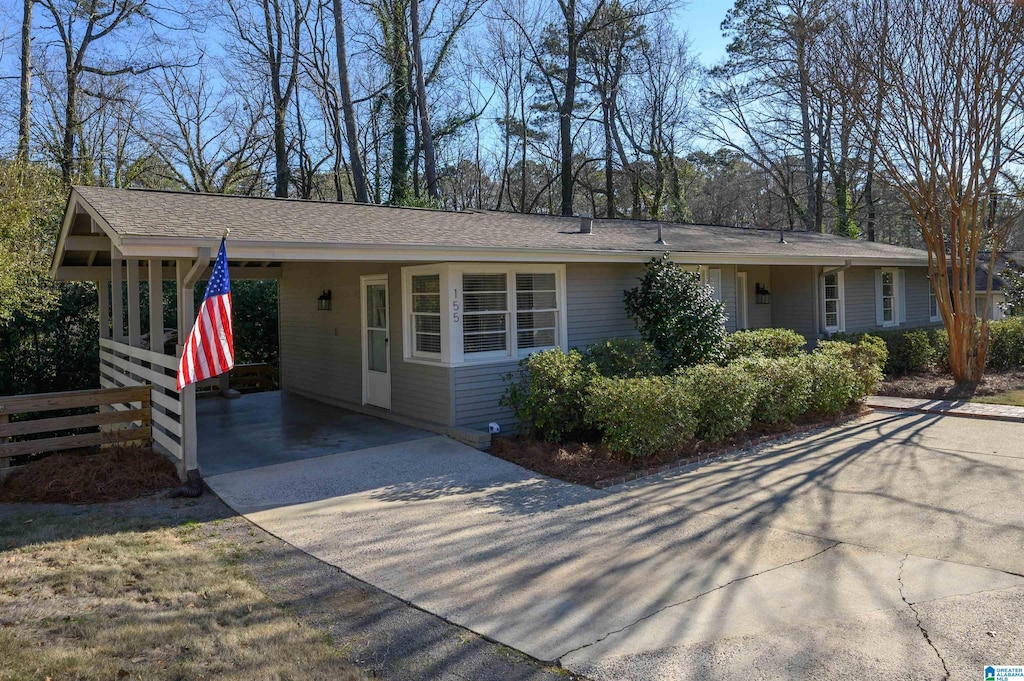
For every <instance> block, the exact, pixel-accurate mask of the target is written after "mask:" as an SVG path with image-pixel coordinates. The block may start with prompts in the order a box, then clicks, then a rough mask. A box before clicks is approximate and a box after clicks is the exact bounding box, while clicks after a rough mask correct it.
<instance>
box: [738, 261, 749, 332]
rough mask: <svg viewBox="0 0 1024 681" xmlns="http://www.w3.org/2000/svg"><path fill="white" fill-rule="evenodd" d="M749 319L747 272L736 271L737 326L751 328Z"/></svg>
mask: <svg viewBox="0 0 1024 681" xmlns="http://www.w3.org/2000/svg"><path fill="white" fill-rule="evenodd" d="M749 324H750V322H748V321H747V273H746V272H737V273H736V328H737V329H746V328H749Z"/></svg>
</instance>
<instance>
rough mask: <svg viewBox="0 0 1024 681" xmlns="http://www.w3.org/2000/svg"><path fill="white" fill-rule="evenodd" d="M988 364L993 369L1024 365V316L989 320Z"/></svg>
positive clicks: (1013, 367) (1016, 367)
mask: <svg viewBox="0 0 1024 681" xmlns="http://www.w3.org/2000/svg"><path fill="white" fill-rule="evenodd" d="M988 365H989V366H990V367H992V368H993V369H1019V368H1021V367H1024V317H1008V318H1006V319H1000V320H999V321H995V322H989V347H988Z"/></svg>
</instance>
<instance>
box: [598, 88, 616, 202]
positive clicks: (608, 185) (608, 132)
mask: <svg viewBox="0 0 1024 681" xmlns="http://www.w3.org/2000/svg"><path fill="white" fill-rule="evenodd" d="M601 108H602V109H603V113H604V193H605V206H606V208H607V215H608V217H609V218H615V217H617V212H618V211H617V210H616V208H615V170H614V168H613V166H612V125H611V116H612V113H611V103H610V102H609V101H607V100H605V101H604V102H602V106H601Z"/></svg>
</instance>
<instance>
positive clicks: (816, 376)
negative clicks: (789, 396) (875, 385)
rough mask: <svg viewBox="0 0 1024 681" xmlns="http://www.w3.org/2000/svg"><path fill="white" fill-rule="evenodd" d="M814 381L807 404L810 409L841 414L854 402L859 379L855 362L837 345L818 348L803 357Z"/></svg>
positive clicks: (808, 372)
mask: <svg viewBox="0 0 1024 681" xmlns="http://www.w3.org/2000/svg"><path fill="white" fill-rule="evenodd" d="M800 359H801V363H802V364H803V368H804V371H805V372H806V373H807V376H808V377H809V378H810V380H811V394H810V398H809V399H808V402H807V406H808V410H809V411H811V412H816V413H819V414H838V413H839V412H841V411H843V410H844V409H846V408H847V407H848V406H850V403H851V402H853V401H854V394H855V391H856V389H857V386H858V383H859V379H858V377H857V372H856V371H854V369H853V364H852V363H851V362H850V360H849V359H848V358H847V357H844V356H843V355H842V354H841V353H839V352H837V351H836V350H835V348H833V349H832V350H827V351H825V352H822V351H815V352H812V353H811V354H809V355H804V356H803V357H801V358H800Z"/></svg>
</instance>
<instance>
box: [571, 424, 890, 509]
mask: <svg viewBox="0 0 1024 681" xmlns="http://www.w3.org/2000/svg"><path fill="white" fill-rule="evenodd" d="M872 412H874V409H871V408H863V409H861V410H860V411H858V412H856V413H854V414H847V415H845V416H840V417H839V418H837V419H835V420H833V421H829V422H827V423H808V424H806V425H803V426H799V427H797V428H796V429H795V430H787V431H786V432H784V433H773V434H771V435H762V436H761V437H758V438H754V439H753V440H748V441H746V442H743V443H742V444H735V445H729V446H727V447H722V448H720V449H714V450H712V451H709V452H698V453H697V454H696V455H695V456H690V457H687V458H685V459H678V460H676V461H672V462H670V463H665V464H662V465H660V466H650V467H648V468H646V469H641V470H637V471H633V472H632V473H627V474H625V475H620V476H618V477H615V478H607V479H605V480H598V481H596V482H595V483H594V484H593V485H588V487H593V488H594V489H607V488H609V487H614V486H616V485H621V484H624V483H627V482H633V481H634V480H640V479H642V478H647V477H650V476H652V475H660V474H661V473H668V472H671V471H681V470H682V469H684V468H688V467H694V468H696V466H697V465H698V464H702V463H707V462H709V461H724V460H725V459H731V458H736V457H737V456H741V455H743V454H753V453H755V452H756V451H757V450H759V449H761V448H763V447H764V446H765V445H768V444H779V443H782V442H784V441H788V440H793V439H797V438H799V437H801V436H804V435H807V434H809V433H813V432H818V431H823V430H827V429H829V428H835V427H836V426H841V425H845V424H847V423H849V422H851V421H856V420H857V419H859V418H862V417H864V416H867V415H868V414H871V413H872Z"/></svg>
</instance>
